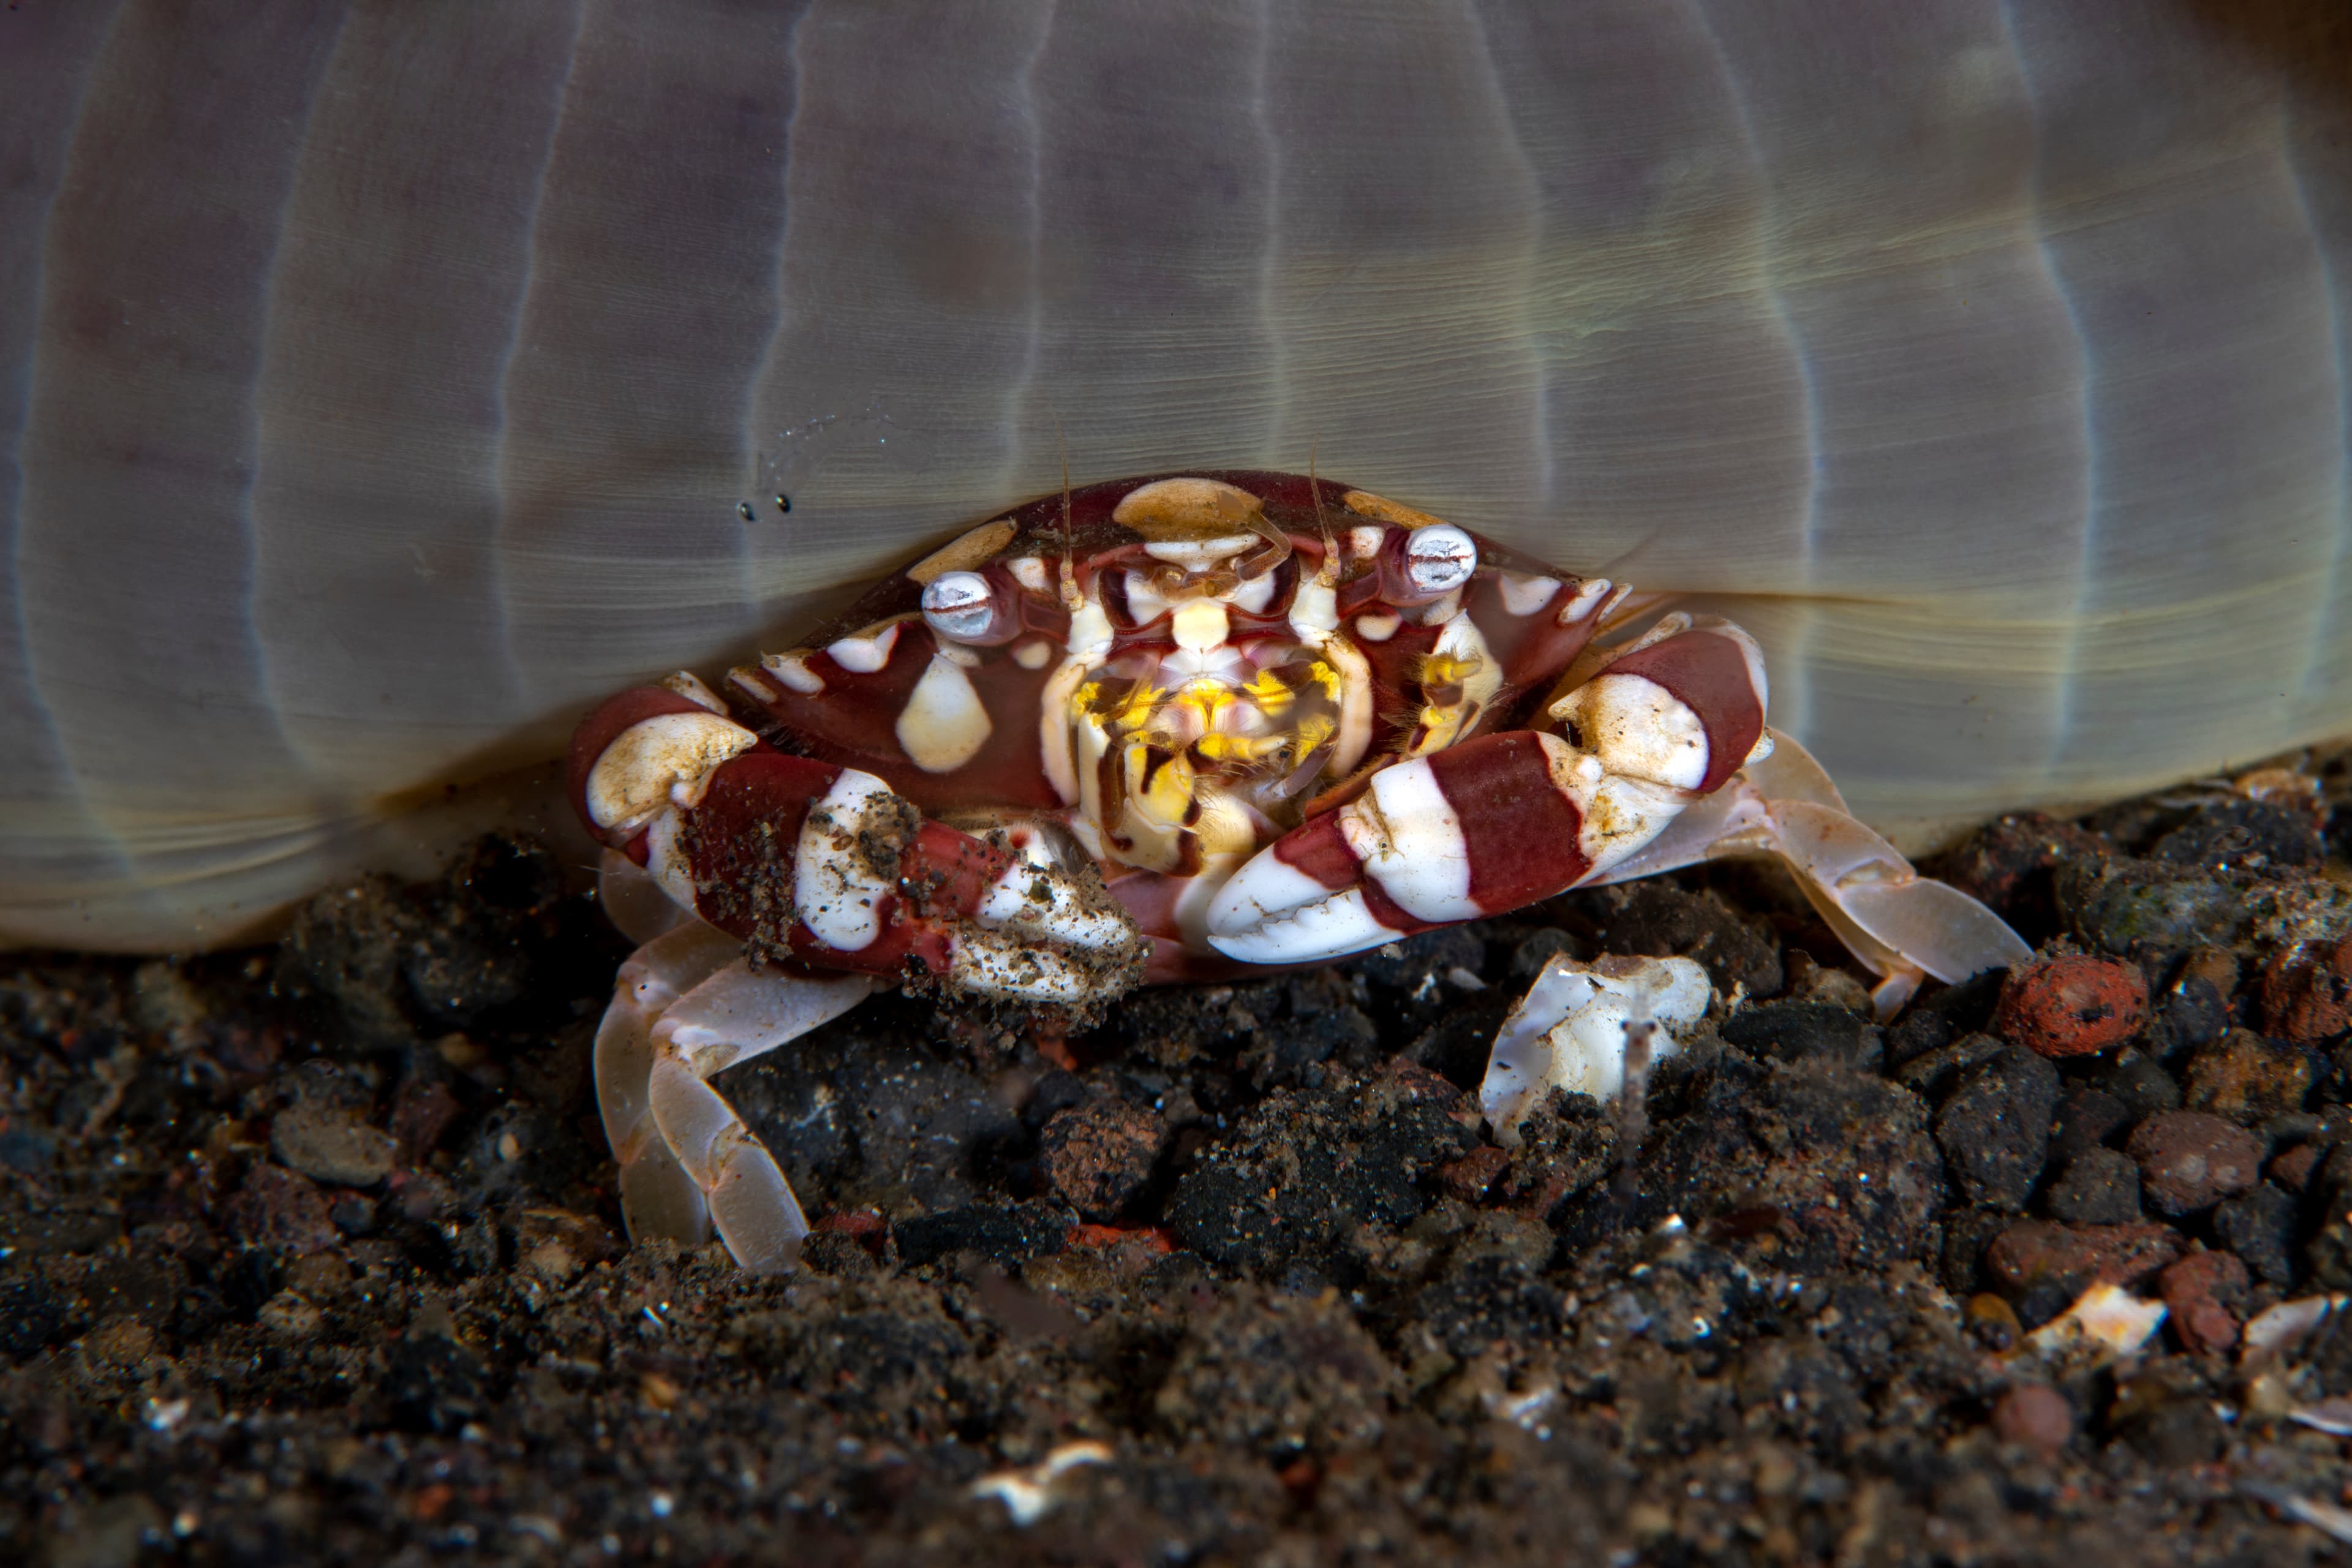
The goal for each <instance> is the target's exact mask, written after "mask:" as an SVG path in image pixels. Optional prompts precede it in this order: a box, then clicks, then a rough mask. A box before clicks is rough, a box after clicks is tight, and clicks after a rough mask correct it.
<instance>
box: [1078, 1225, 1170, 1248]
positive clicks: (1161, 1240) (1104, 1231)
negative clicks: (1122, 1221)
mask: <svg viewBox="0 0 2352 1568" xmlns="http://www.w3.org/2000/svg"><path fill="white" fill-rule="evenodd" d="M1128 1242H1133V1243H1135V1244H1136V1245H1138V1246H1139V1247H1142V1248H1143V1249H1144V1250H1145V1251H1147V1252H1173V1251H1175V1250H1176V1236H1175V1233H1174V1232H1172V1231H1171V1230H1169V1229H1168V1228H1167V1227H1166V1226H1157V1225H1139V1226H1120V1225H1074V1226H1071V1227H1070V1234H1069V1235H1068V1236H1067V1237H1064V1238H1063V1245H1064V1246H1066V1247H1118V1246H1122V1245H1124V1244H1126V1243H1128Z"/></svg>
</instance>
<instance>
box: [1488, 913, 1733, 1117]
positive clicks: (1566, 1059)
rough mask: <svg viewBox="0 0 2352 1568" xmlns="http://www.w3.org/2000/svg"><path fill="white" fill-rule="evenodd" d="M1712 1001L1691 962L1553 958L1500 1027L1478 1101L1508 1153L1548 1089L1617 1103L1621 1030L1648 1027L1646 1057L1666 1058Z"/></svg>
mask: <svg viewBox="0 0 2352 1568" xmlns="http://www.w3.org/2000/svg"><path fill="white" fill-rule="evenodd" d="M1713 995H1714V990H1713V988H1712V987H1711V986H1710V985H1709V984H1707V978H1706V970H1705V969H1703V968H1702V967H1700V966H1699V965H1698V964H1696V963H1693V962H1692V961H1691V960H1689V959H1687V958H1617V957H1606V958H1600V959H1595V960H1594V961H1593V962H1592V963H1580V962H1578V961H1577V960H1575V959H1573V958H1570V957H1569V956H1568V955H1567V954H1566V953H1554V954H1553V955H1552V957H1551V960H1550V962H1549V963H1546V964H1545V965H1544V967H1543V973H1540V974H1538V975H1537V976H1536V982H1535V984H1533V985H1530V986H1528V994H1526V995H1525V996H1523V997H1521V998H1520V999H1519V1005H1517V1006H1516V1007H1514V1008H1512V1009H1511V1015H1510V1016H1509V1017H1507V1018H1506V1019H1504V1020H1503V1027H1502V1029H1501V1030H1500V1031H1499V1032H1498V1033H1497V1034H1496V1036H1495V1049H1494V1053H1493V1055H1491V1056H1490V1057H1489V1058H1487V1060H1486V1079H1485V1081H1484V1082H1482V1083H1481V1084H1480V1085H1479V1086H1478V1104H1479V1107H1480V1109H1482V1110H1485V1111H1486V1120H1487V1121H1488V1122H1489V1123H1490V1124H1492V1126H1493V1127H1494V1130H1495V1139H1496V1142H1499V1143H1501V1144H1502V1145H1503V1146H1504V1147H1506V1148H1511V1147H1514V1146H1516V1145H1517V1142H1518V1125H1519V1122H1520V1121H1521V1120H1522V1119H1523V1118H1524V1117H1525V1116H1526V1115H1527V1113H1528V1111H1529V1110H1532V1109H1534V1107H1535V1106H1536V1105H1537V1104H1538V1102H1539V1101H1540V1100H1542V1098H1543V1096H1544V1094H1545V1092H1546V1091H1547V1090H1549V1089H1553V1088H1559V1089H1566V1090H1567V1091H1568V1092H1569V1093H1570V1094H1589V1095H1591V1096H1592V1097H1593V1098H1594V1099H1595V1100H1614V1099H1615V1098H1616V1097H1617V1096H1618V1094H1619V1093H1620V1092H1621V1091H1622V1089H1623V1088H1624V1085H1625V1041H1626V1033H1627V1031H1628V1030H1629V1029H1630V1028H1632V1027H1633V1026H1638V1025H1641V1024H1643V1023H1650V1024H1654V1025H1656V1026H1657V1029H1656V1031H1655V1032H1654V1034H1653V1035H1652V1036H1651V1043H1650V1054H1651V1059H1652V1060H1658V1059H1660V1058H1664V1057H1667V1056H1670V1055H1672V1054H1673V1053H1674V1051H1675V1049H1676V1048H1677V1047H1680V1046H1681V1045H1683V1044H1684V1037H1685V1035H1686V1034H1687V1032H1688V1031H1689V1030H1690V1029H1691V1027H1692V1026H1695V1025H1696V1024H1697V1023H1698V1021H1699V1020H1700V1019H1701V1018H1703V1017H1705V1016H1706V1009H1707V1004H1708V1002H1709V1001H1710V1000H1711V999H1712V997H1713Z"/></svg>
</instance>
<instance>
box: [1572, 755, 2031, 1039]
mask: <svg viewBox="0 0 2352 1568" xmlns="http://www.w3.org/2000/svg"><path fill="white" fill-rule="evenodd" d="M1766 738H1767V740H1768V741H1769V742H1770V749H1769V752H1767V753H1766V754H1764V755H1761V756H1758V757H1754V758H1751V759H1750V760H1749V761H1748V763H1747V764H1746V765H1745V766H1744V767H1742V768H1741V769H1740V770H1739V772H1738V774H1736V775H1735V776H1734V777H1733V779H1732V781H1731V783H1730V784H1728V785H1727V786H1726V787H1725V788H1723V789H1721V790H1718V791H1717V793H1716V794H1714V795H1710V796H1708V797H1707V798H1706V800H1704V801H1701V802H1700V803H1698V804H1697V805H1695V806H1693V807H1692V808H1691V809H1690V810H1688V811H1686V812H1685V813H1684V814H1683V815H1682V816H1679V817H1677V818H1676V819H1675V821H1674V822H1673V823H1672V824H1671V825H1669V826H1667V827H1666V829H1665V830H1664V832H1662V833H1660V834H1659V835H1658V837H1656V838H1654V839H1653V840H1651V842H1650V843H1649V845H1648V846H1647V847H1644V848H1643V849H1642V850H1641V851H1639V852H1638V853H1636V854H1634V855H1633V856H1632V857H1630V858H1627V859H1625V860H1623V861H1622V862H1620V863H1619V864H1618V865H1617V866H1615V867H1613V868H1611V869H1610V870H1609V871H1607V872H1605V873H1603V874H1602V875H1601V876H1599V877H1596V878H1594V879H1593V883H1594V885H1599V884H1601V883H1606V882H1623V881H1630V880H1633V879H1635V878H1639V877H1647V876H1653V875H1654V874H1656V873H1658V872H1660V871H1671V870H1673V869H1675V868H1676V867H1680V866H1690V865H1696V864H1697V863H1698V862H1700V861H1703V860H1719V859H1727V858H1742V857H1763V858H1773V859H1778V860H1780V862H1781V863H1782V864H1783V865H1785V866H1787V867H1788V868H1789V869H1790V871H1792V872H1794V873H1795V875H1796V879H1797V886H1798V887H1799V888H1800V889H1802V891H1803V892H1804V895H1805V898H1806V900H1807V901H1808V902H1810V903H1811V905H1812V906H1813V908H1814V910H1816V911H1818V912H1819V913H1820V915H1821V917H1822V920H1823V921H1825V922H1827V924H1828V925H1829V928H1830V929H1831V930H1832V931H1835V932H1836V933H1837V935H1838V940H1839V941H1840V942H1843V943H1844V944H1845V946H1846V950H1847V951H1848V952H1852V953H1853V955H1854V957H1855V958H1857V959H1859V960H1860V961H1861V962H1862V963H1863V965H1864V967H1865V968H1867V969H1868V970H1870V972H1871V973H1874V974H1875V975H1877V976H1878V977H1879V978H1878V984H1877V985H1876V986H1874V988H1873V989H1872V991H1871V1000H1872V1003H1873V1005H1874V1007H1875V1008H1876V1010H1877V1013H1878V1016H1879V1018H1880V1020H1881V1021H1882V1022H1883V1021H1885V1019H1888V1018H1891V1017H1893V1016H1895V1013H1897V1012H1898V1011H1900V1010H1901V1008H1902V1006H1903V1004H1904V1003H1905V1002H1906V1001H1908V1000H1910V997H1911V994H1912V993H1913V992H1914V991H1916V989H1917V988H1918V986H1919V983H1920V982H1921V981H1922V980H1924V979H1925V978H1927V976H1928V975H1933V976H1935V977H1936V978H1937V979H1938V980H1941V981H1944V982H1946V983H1947V984H1952V983H1956V982H1958V981H1961V980H1965V979H1967V978H1968V977H1969V975H1971V974H1976V973H1981V972H1983V971H1985V970H1988V969H2005V968H2008V967H2009V966H2011V965H2012V964H2019V963H2025V962H2026V961H2027V960H2029V959H2031V958H2032V956H2033V951H2032V949H2031V948H2029V947H2028V946H2026V944H2025V942H2024V940H2023V939H2022V938H2021V937H2020V936H2019V935H2018V934H2017V933H2016V932H2015V931H2011V929H2010V928H2009V925H2008V922H2006V921H2003V920H2002V919H2001V918H2000V916H1999V915H1996V914H1994V913H1993V912H1992V911H1991V910H1989V909H1987V908H1985V906H1984V905H1983V904H1981V903H1979V901H1978V900H1975V899H1973V898H1970V897H1969V895H1968V894H1966V893H1964V892H1962V891H1960V890H1959V889H1958V888H1955V887H1952V886H1950V885H1949V884H1948V883H1945V882H1939V881H1937V880H1936V879H1934V878H1932V877H1923V876H1921V875H1919V872H1918V870H1917V868H1915V867H1914V866H1913V865H1912V864H1911V862H1910V861H1909V860H1907V859H1906V858H1904V856H1903V853H1902V851H1900V850H1898V849H1896V848H1895V846H1893V845H1892V844H1889V843H1888V842H1887V841H1886V840H1885V838H1882V837H1879V836H1878V835H1877V834H1876V833H1874V832H1873V831H1872V830H1871V829H1870V828H1868V827H1866V826H1864V825H1863V824H1862V823H1861V822H1858V821H1856V820H1855V819H1854V817H1853V816H1852V815H1851V814H1849V813H1848V812H1847V810H1846V808H1845V801H1844V799H1843V796H1841V795H1839V794H1838V791H1837V786H1836V785H1835V784H1832V783H1831V782H1830V778H1829V774H1827V773H1824V772H1823V771H1822V765H1821V763H1818V762H1816V761H1814V760H1813V757H1812V754H1811V752H1807V751H1806V750H1805V749H1804V748H1803V747H1802V746H1801V745H1799V744H1798V743H1797V742H1794V741H1792V740H1790V738H1789V737H1788V736H1786V735H1782V734H1780V733H1778V732H1775V731H1767V734H1766Z"/></svg>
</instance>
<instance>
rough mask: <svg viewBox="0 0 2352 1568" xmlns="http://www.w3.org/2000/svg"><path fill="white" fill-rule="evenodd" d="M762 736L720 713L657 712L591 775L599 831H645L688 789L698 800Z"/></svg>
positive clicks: (591, 804) (619, 739) (624, 735)
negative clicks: (715, 775)
mask: <svg viewBox="0 0 2352 1568" xmlns="http://www.w3.org/2000/svg"><path fill="white" fill-rule="evenodd" d="M759 740H760V737H759V736H757V735H754V734H753V733H751V731H749V730H746V729H745V728H743V726H742V725H740V724H738V723H736V722H735V721H732V720H730V719H722V718H720V717H719V715H718V714H716V713H699V712H698V713H657V714H656V715H654V717H652V718H650V719H640V720H639V721H637V722H635V723H634V724H632V725H630V726H629V727H628V728H627V729H625V730H624V731H621V732H620V733H619V734H618V735H615V736H614V737H613V742H612V744H610V745H608V746H606V747H605V748H604V754H603V755H602V756H600V757H598V758H597V759H596V765H595V766H594V767H593V768H592V769H590V770H589V773H588V786H587V790H586V795H587V800H588V814H589V815H590V816H593V818H595V821H596V826H599V827H604V828H612V829H615V830H626V829H634V828H636V827H639V826H643V825H644V824H645V823H646V820H647V819H649V818H650V817H651V816H653V815H654V813H656V812H657V811H659V810H661V808H662V807H663V806H665V805H668V804H669V803H670V799H671V792H672V791H673V790H675V789H677V788H679V787H681V786H682V787H683V788H684V789H685V790H686V791H687V792H688V795H699V793H700V786H701V784H702V782H703V781H704V780H705V779H707V778H709V776H710V773H711V772H712V770H714V769H716V768H717V767H718V766H719V763H723V762H725V761H726V760H727V759H728V758H730V757H732V756H735V755H737V754H738V753H740V752H747V751H749V750H751V747H753V746H755V745H757V744H758V743H759Z"/></svg>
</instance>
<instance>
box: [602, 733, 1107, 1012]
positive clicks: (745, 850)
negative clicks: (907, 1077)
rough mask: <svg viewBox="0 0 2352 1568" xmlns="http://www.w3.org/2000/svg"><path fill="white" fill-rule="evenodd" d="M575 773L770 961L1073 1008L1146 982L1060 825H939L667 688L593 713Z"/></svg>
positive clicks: (667, 878) (648, 856) (664, 869)
mask: <svg viewBox="0 0 2352 1568" xmlns="http://www.w3.org/2000/svg"><path fill="white" fill-rule="evenodd" d="M572 778H573V790H574V793H575V798H576V803H577V804H578V805H579V808H580V811H581V815H582V816H583V819H585V820H586V821H588V822H590V823H591V824H593V826H595V827H596V829H597V830H598V832H599V833H600V834H601V835H602V836H603V837H604V840H605V842H606V844H607V845H608V846H610V847H613V848H614V849H616V850H618V851H619V852H620V853H621V854H622V855H624V856H625V858H627V859H628V860H630V861H631V862H633V863H635V864H636V865H637V866H640V867H642V868H644V870H645V871H646V874H647V875H648V876H649V877H650V878H651V879H653V881H654V882H655V883H656V884H657V885H658V886H659V887H660V889H662V891H663V892H664V893H666V894H667V896H668V898H669V900H671V901H672V902H674V903H676V904H677V906H678V907H679V908H681V909H683V910H690V911H692V912H693V913H694V914H696V915H698V916H699V917H701V918H702V919H703V920H705V921H709V923H710V924H712V925H714V926H717V927H718V928H719V930H721V931H726V932H728V933H729V934H730V935H732V936H734V937H737V938H739V939H740V940H742V941H744V942H747V943H748V944H750V947H751V952H753V954H754V955H755V957H757V958H759V959H760V960H761V961H763V962H798V963H805V964H808V965H811V966H814V967H816V968H821V969H838V970H853V971H857V972H860V973H867V974H874V975H880V976H884V977H886V978H889V979H892V980H907V979H919V978H925V977H928V978H931V979H936V980H940V981H943V982H947V983H950V984H953V985H955V986H956V987H957V988H958V989H960V990H962V991H967V992H970V993H972V994H977V995H982V996H992V997H1001V998H1004V999H1007V1000H1017V1001H1024V1002H1032V1003H1041V1004H1053V1005H1067V1006H1074V1007H1087V1006H1090V1005H1098V1004H1100V1003H1104V1002H1108V1001H1109V1000H1111V999H1112V998H1114V997H1115V996H1117V995H1118V994H1121V993H1122V992H1124V991H1126V990H1127V989H1128V988H1129V986H1131V985H1132V984H1135V982H1136V980H1137V979H1138V978H1139V976H1140V973H1141V963H1142V955H1143V953H1144V952H1145V951H1146V943H1145V942H1144V941H1143V938H1142V936H1141V934H1140V933H1139V931H1137V930H1136V927H1135V924H1134V922H1133V921H1131V920H1129V918H1128V916H1127V915H1126V913H1125V911H1124V910H1121V909H1120V908H1119V907H1118V904H1117V903H1116V902H1115V901H1113V900H1112V899H1111V898H1110V896H1109V894H1108V892H1107V891H1106V890H1105V889H1103V888H1102V886H1101V884H1100V882H1099V880H1098V879H1091V878H1088V877H1087V876H1086V875H1084V874H1083V870H1082V869H1081V870H1077V871H1074V870H1073V869H1072V868H1070V867H1068V866H1066V865H1065V864H1064V863H1063V859H1062V857H1061V855H1060V854H1059V852H1058V850H1057V847H1056V845H1055V842H1054V841H1053V840H1052V839H1051V838H1049V837H1048V836H1047V832H1046V830H1045V828H1043V827H1041V826H1038V825H1035V824H1027V823H1024V824H1015V825H1013V826H1010V827H1007V828H1005V829H1003V830H1001V831H999V832H997V833H995V834H992V835H990V836H989V837H985V838H982V837H974V836H973V835H971V834H968V833H963V832H961V831H959V830H957V829H955V828H952V827H949V826H946V825H945V824H942V823H939V822H934V821H930V820H928V819H927V818H925V817H924V816H922V814H921V813H920V812H919V811H918V810H917V809H916V808H915V806H914V805H913V803H911V802H909V801H908V800H907V799H906V798H904V797H903V796H901V795H897V794H895V793H893V792H892V791H891V789H890V788H889V786H888V785H887V784H884V783H883V782H882V781H881V780H880V779H878V778H876V777H875V776H874V775H872V774H871V773H863V772H860V771H859V770H857V769H856V768H846V767H842V766H838V765H836V764H835V763H824V762H819V761H816V760H815V759H813V758H809V757H792V756H785V755H782V754H781V753H779V752H775V751H772V750H771V749H769V748H768V747H766V746H764V745H762V744H761V743H760V742H759V739H758V737H757V736H755V735H754V734H752V732H751V731H749V730H747V729H744V728H743V727H742V726H740V725H739V724H736V723H735V722H734V721H731V720H730V719H728V718H726V717H725V716H723V715H721V714H719V713H715V712H712V711H710V710H709V709H708V708H706V707H703V706H700V705H698V703H696V702H694V701H692V700H688V699H687V698H684V697H680V696H678V695H677V694H675V693H673V692H672V691H670V690H667V689H662V688H642V689H638V690H636V691H632V692H626V693H624V694H623V695H622V696H620V697H616V698H614V699H613V700H611V701H609V702H607V703H606V704H604V707H603V708H601V709H599V710H597V711H596V712H595V713H593V714H592V715H590V717H589V718H588V720H587V721H585V722H583V724H582V725H581V727H580V730H579V731H578V733H577V734H576V735H575V737H574V741H573V751H572Z"/></svg>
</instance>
